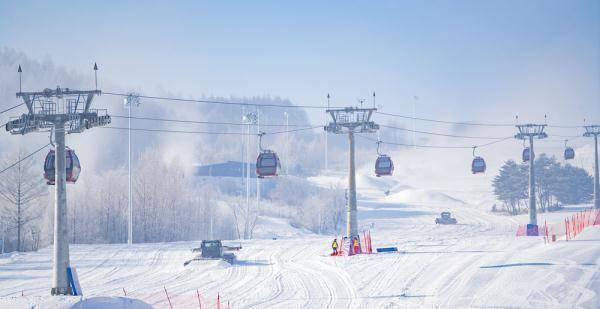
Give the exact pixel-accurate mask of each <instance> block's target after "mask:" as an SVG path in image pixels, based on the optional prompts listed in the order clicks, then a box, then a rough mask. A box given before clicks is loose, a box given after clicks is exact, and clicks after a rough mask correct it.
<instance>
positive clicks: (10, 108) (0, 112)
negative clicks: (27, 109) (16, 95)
mask: <svg viewBox="0 0 600 309" xmlns="http://www.w3.org/2000/svg"><path fill="white" fill-rule="evenodd" d="M24 104H25V103H21V104H17V105H15V106H13V107H9V108H7V109H5V110H2V111H0V114H4V113H6V112H8V111H10V110H13V109H15V108H17V107H19V106H21V105H24Z"/></svg>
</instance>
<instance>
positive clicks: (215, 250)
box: [183, 240, 242, 266]
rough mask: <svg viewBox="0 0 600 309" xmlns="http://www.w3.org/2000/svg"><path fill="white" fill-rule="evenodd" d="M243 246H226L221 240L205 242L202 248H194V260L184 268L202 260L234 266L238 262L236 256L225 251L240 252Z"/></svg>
mask: <svg viewBox="0 0 600 309" xmlns="http://www.w3.org/2000/svg"><path fill="white" fill-rule="evenodd" d="M240 249H242V246H241V245H239V246H224V245H223V244H222V243H221V241H220V240H203V241H202V244H201V245H200V248H193V249H192V253H194V254H195V256H194V258H193V259H191V260H189V261H186V262H184V263H183V266H186V265H188V264H190V263H191V262H192V261H202V260H224V261H226V262H228V263H229V264H234V263H235V261H236V258H235V254H233V253H231V252H225V251H238V250H240Z"/></svg>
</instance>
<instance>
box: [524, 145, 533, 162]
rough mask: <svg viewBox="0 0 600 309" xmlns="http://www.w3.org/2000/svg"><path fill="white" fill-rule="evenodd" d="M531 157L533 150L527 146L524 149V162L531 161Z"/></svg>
mask: <svg viewBox="0 0 600 309" xmlns="http://www.w3.org/2000/svg"><path fill="white" fill-rule="evenodd" d="M529 159H531V150H530V149H529V147H527V148H525V149H523V162H529Z"/></svg>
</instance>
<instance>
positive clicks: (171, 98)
mask: <svg viewBox="0 0 600 309" xmlns="http://www.w3.org/2000/svg"><path fill="white" fill-rule="evenodd" d="M102 94H106V95H112V96H121V97H128V96H130V95H131V94H128V93H119V92H102ZM136 96H137V97H140V98H144V99H154V100H166V101H178V102H189V103H206V104H221V105H235V106H257V107H280V108H313V109H327V108H329V107H326V106H321V105H283V104H257V103H248V102H231V101H217V100H199V99H182V98H174V97H161V96H149V95H136Z"/></svg>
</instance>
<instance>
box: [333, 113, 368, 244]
mask: <svg viewBox="0 0 600 309" xmlns="http://www.w3.org/2000/svg"><path fill="white" fill-rule="evenodd" d="M375 111H377V109H376V108H356V107H346V108H340V109H327V110H326V112H327V113H328V114H329V115H331V118H332V122H330V123H329V124H328V125H326V126H325V131H326V132H328V133H334V134H348V143H349V146H350V147H349V148H350V151H349V170H348V205H347V220H346V236H348V237H352V236H358V220H357V216H356V212H357V207H356V171H355V165H354V134H355V133H374V132H377V130H379V125H378V124H376V123H375V122H373V121H371V116H372V115H373V112H375Z"/></svg>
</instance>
